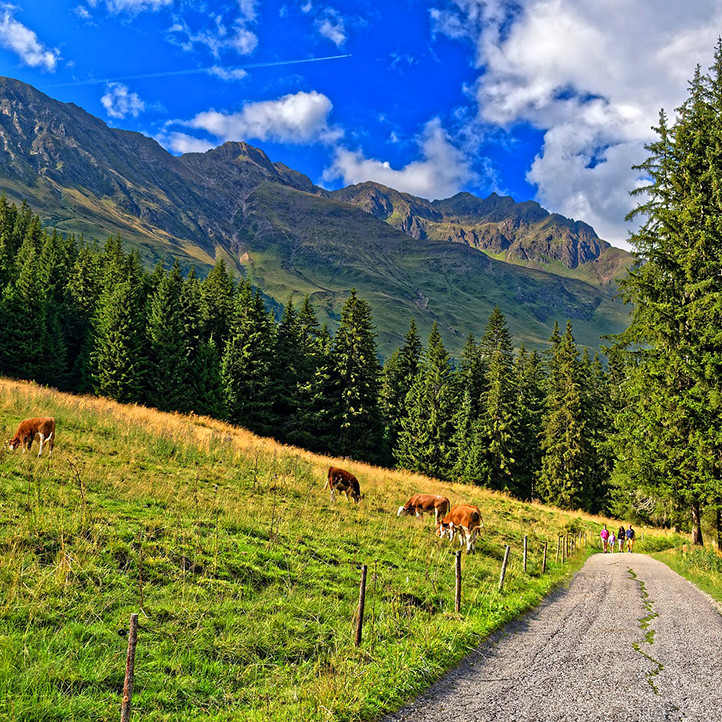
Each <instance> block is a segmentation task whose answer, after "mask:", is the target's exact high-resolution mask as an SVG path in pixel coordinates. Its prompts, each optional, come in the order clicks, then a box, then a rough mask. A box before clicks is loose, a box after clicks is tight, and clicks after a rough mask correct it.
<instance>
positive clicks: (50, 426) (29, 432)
mask: <svg viewBox="0 0 722 722" xmlns="http://www.w3.org/2000/svg"><path fill="white" fill-rule="evenodd" d="M35 439H37V440H38V441H39V442H40V451H38V456H42V453H43V444H45V443H47V444H48V446H50V452H49V453H48V456H52V455H53V447H54V446H55V419H53V418H52V417H50V416H41V417H38V418H36V419H25V421H21V422H20V426H18V430H17V431H16V432H15V436H14V437H13V438H12V439H10V441H8V446H9V447H10V450H11V451H14V450H15V449H16V448H17V447H18V446H20V444H22V445H23V454H24V453H25V452H26V451H29V450H30V448H31V447H32V445H33V441H35Z"/></svg>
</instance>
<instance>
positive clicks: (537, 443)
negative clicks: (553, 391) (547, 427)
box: [514, 344, 546, 500]
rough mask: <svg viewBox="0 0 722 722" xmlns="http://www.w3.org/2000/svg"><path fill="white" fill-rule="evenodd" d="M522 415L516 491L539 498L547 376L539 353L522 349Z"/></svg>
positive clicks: (519, 381) (519, 363) (519, 358)
mask: <svg viewBox="0 0 722 722" xmlns="http://www.w3.org/2000/svg"><path fill="white" fill-rule="evenodd" d="M514 373H515V376H516V390H517V400H516V406H517V410H518V414H519V427H518V428H519V430H518V437H517V448H516V452H515V458H516V461H517V463H516V471H515V479H516V484H515V486H516V491H517V494H519V496H520V497H521V498H522V499H532V500H533V499H536V498H538V494H537V485H538V482H539V474H540V472H541V459H542V451H541V433H542V418H543V415H544V402H545V388H546V377H545V374H544V367H543V365H542V361H541V359H540V357H539V354H537V352H536V351H532V352H531V353H529V352H528V351H527V350H526V348H525V347H524V344H522V345H521V346H520V348H519V353H518V354H517V357H516V363H515V370H514Z"/></svg>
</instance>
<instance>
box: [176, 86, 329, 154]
mask: <svg viewBox="0 0 722 722" xmlns="http://www.w3.org/2000/svg"><path fill="white" fill-rule="evenodd" d="M332 107H333V106H332V104H331V101H330V100H329V99H328V98H327V97H326V96H325V95H323V94H322V93H317V92H316V91H311V92H310V93H306V92H298V93H296V94H294V95H284V96H283V97H282V98H278V99H277V100H264V101H259V102H255V103H247V104H246V105H244V106H243V108H242V110H240V111H239V112H237V113H221V112H218V111H215V110H209V111H207V112H204V113H199V114H198V115H197V116H196V117H195V118H193V120H191V121H190V122H189V123H188V125H189V126H190V127H192V128H200V129H203V130H205V131H206V132H208V133H210V134H211V135H213V136H215V137H217V138H219V139H221V140H224V141H225V140H244V139H247V138H256V139H258V140H271V141H277V142H280V143H294V144H308V143H316V142H321V143H331V142H334V141H335V140H338V138H339V137H340V136H341V131H340V130H338V129H337V128H333V127H331V126H329V124H328V115H329V113H330V112H331V108H332Z"/></svg>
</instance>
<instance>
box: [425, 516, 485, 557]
mask: <svg viewBox="0 0 722 722" xmlns="http://www.w3.org/2000/svg"><path fill="white" fill-rule="evenodd" d="M483 526H484V520H483V519H482V517H481V511H480V510H479V507H478V506H472V505H471V504H459V505H457V506H455V507H454V508H453V509H452V510H451V511H450V512H449V513H448V514H447V515H446V516H445V517H444V518H443V519H442V520H441V521H440V522H439V523H438V524H437V525H436V533H437V534H438V535H439V536H440V537H441V538H442V539H443V538H444V537H445V536H448V537H449V540H450V541H453V540H454V535H455V534H458V535H459V546H463V545H464V542H466V551H467V553H468V554H473V553H474V548H475V545H476V537H477V535H478V534H479V532H480V531H481V528H482V527H483Z"/></svg>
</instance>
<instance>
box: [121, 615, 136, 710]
mask: <svg viewBox="0 0 722 722" xmlns="http://www.w3.org/2000/svg"><path fill="white" fill-rule="evenodd" d="M137 643H138V615H137V614H131V615H130V632H129V633H128V654H127V656H126V658H125V684H124V685H123V706H122V707H121V710H120V722H130V707H131V703H132V701H133V672H134V670H135V646H136V644H137Z"/></svg>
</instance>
